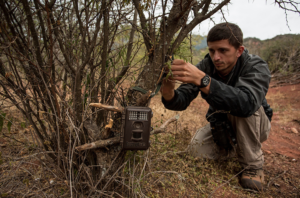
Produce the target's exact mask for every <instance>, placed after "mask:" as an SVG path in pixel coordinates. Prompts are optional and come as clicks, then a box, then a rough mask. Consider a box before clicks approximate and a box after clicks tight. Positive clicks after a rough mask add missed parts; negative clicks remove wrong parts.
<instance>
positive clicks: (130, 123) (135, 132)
mask: <svg viewBox="0 0 300 198" xmlns="http://www.w3.org/2000/svg"><path fill="white" fill-rule="evenodd" d="M152 116H153V113H152V110H151V109H150V108H149V107H126V108H125V109H124V111H123V113H122V128H121V146H122V148H123V150H147V149H148V148H149V146H150V143H149V138H150V131H151V118H152Z"/></svg>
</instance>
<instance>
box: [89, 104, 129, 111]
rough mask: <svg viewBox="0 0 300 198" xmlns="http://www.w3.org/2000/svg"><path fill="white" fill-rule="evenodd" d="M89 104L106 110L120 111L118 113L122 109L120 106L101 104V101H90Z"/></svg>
mask: <svg viewBox="0 0 300 198" xmlns="http://www.w3.org/2000/svg"><path fill="white" fill-rule="evenodd" d="M89 106H90V107H97V108H100V109H104V110H106V111H115V112H120V113H122V112H123V110H124V109H123V108H122V107H116V106H109V105H104V104H101V103H90V105H89Z"/></svg>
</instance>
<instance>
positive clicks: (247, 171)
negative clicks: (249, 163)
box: [244, 169, 256, 176]
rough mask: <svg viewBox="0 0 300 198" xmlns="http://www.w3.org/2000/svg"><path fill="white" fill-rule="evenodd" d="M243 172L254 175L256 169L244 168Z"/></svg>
mask: <svg viewBox="0 0 300 198" xmlns="http://www.w3.org/2000/svg"><path fill="white" fill-rule="evenodd" d="M244 174H245V175H248V176H256V170H255V169H246V170H244Z"/></svg>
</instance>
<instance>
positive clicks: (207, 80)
mask: <svg viewBox="0 0 300 198" xmlns="http://www.w3.org/2000/svg"><path fill="white" fill-rule="evenodd" d="M202 82H203V85H204V86H207V85H208V84H209V77H208V76H205V77H204V78H203V80H202Z"/></svg>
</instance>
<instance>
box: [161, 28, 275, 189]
mask: <svg viewBox="0 0 300 198" xmlns="http://www.w3.org/2000/svg"><path fill="white" fill-rule="evenodd" d="M207 45H208V49H209V54H207V55H206V56H205V58H204V59H203V60H202V61H201V62H199V63H198V64H197V65H196V66H194V65H192V64H190V63H187V62H185V61H183V60H174V61H173V63H172V66H171V70H172V73H173V77H172V78H169V79H168V80H164V81H163V85H162V87H161V90H160V91H161V93H162V102H163V104H164V105H165V107H166V108H167V109H170V110H176V111H181V110H185V109H186V108H187V107H188V106H189V104H190V103H191V101H192V100H194V99H195V98H196V97H197V95H198V93H199V92H200V93H201V96H202V98H203V99H205V100H206V101H207V103H208V104H209V105H210V106H209V109H208V113H207V114H206V118H207V120H208V121H209V122H210V124H208V125H206V126H204V127H203V128H201V129H199V130H198V131H197V132H196V134H195V136H194V137H193V139H192V141H191V143H190V145H189V147H188V151H189V152H190V154H191V155H193V156H195V157H203V158H210V159H222V158H224V157H229V156H230V155H231V154H233V153H236V154H237V156H238V161H239V163H240V165H241V166H242V168H243V169H244V171H243V173H242V175H241V178H240V183H241V185H242V186H243V187H244V188H249V189H254V190H262V189H263V182H264V174H263V169H262V168H263V163H264V159H263V153H262V150H261V143H262V142H263V141H265V140H266V139H267V138H268V135H269V131H270V128H271V125H270V121H271V117H272V109H271V108H270V106H269V105H268V103H267V100H266V98H265V96H266V94H267V91H268V88H269V83H270V78H271V75H270V71H269V69H268V65H267V63H266V62H265V61H263V60H262V59H261V58H260V57H258V56H255V55H251V54H248V50H246V49H245V48H244V46H243V33H242V31H241V29H240V28H239V27H238V26H237V25H235V24H232V23H221V24H218V25H216V26H214V27H213V28H212V29H211V30H210V31H209V33H208V36H207ZM175 80H178V81H181V82H183V83H184V84H182V85H181V86H180V87H179V88H178V89H176V90H175Z"/></svg>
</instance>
